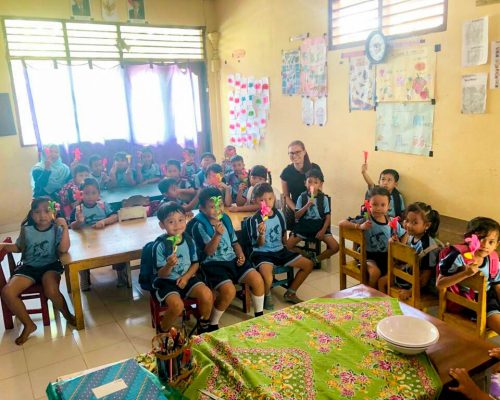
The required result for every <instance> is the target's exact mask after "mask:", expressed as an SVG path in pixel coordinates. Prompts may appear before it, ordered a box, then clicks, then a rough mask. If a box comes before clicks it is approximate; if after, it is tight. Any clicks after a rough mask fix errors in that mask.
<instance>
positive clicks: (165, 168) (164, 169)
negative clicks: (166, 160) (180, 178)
mask: <svg viewBox="0 0 500 400" xmlns="http://www.w3.org/2000/svg"><path fill="white" fill-rule="evenodd" d="M160 168H161V173H162V174H163V176H166V175H167V166H166V165H165V164H162V165H161V166H160Z"/></svg>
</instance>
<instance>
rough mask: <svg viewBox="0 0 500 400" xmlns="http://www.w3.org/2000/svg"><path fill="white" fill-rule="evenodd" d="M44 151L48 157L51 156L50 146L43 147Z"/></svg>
mask: <svg viewBox="0 0 500 400" xmlns="http://www.w3.org/2000/svg"><path fill="white" fill-rule="evenodd" d="M43 152H44V153H45V157H46V158H49V157H50V147H49V146H45V147H44V148H43Z"/></svg>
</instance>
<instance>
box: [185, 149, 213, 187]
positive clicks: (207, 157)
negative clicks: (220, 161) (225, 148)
mask: <svg viewBox="0 0 500 400" xmlns="http://www.w3.org/2000/svg"><path fill="white" fill-rule="evenodd" d="M216 161H217V160H216V158H215V156H214V155H213V154H212V153H203V154H202V155H201V157H200V167H201V168H200V170H199V171H198V172H197V173H196V175H195V176H194V178H193V183H194V187H195V188H196V189H201V188H202V187H203V183H204V182H205V173H206V171H207V168H208V167H209V166H210V165H212V164H215V163H216ZM181 176H182V174H181Z"/></svg>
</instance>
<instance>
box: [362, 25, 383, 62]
mask: <svg viewBox="0 0 500 400" xmlns="http://www.w3.org/2000/svg"><path fill="white" fill-rule="evenodd" d="M386 54H387V41H386V38H385V36H384V35H382V33H380V32H378V31H375V32H372V33H371V34H370V35H369V36H368V39H366V55H367V57H368V59H369V60H370V62H371V63H373V64H378V63H380V62H382V61H383V60H384V58H385V56H386Z"/></svg>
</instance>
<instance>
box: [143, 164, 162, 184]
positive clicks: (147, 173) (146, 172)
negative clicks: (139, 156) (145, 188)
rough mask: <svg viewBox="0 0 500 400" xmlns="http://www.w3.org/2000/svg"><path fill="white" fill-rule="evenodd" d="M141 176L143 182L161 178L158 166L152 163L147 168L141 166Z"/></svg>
mask: <svg viewBox="0 0 500 400" xmlns="http://www.w3.org/2000/svg"><path fill="white" fill-rule="evenodd" d="M141 174H142V178H143V179H144V180H147V179H154V178H161V176H162V173H161V170H160V166H159V165H158V164H157V163H152V164H151V166H150V167H149V168H147V167H146V166H145V165H143V166H142V169H141Z"/></svg>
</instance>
